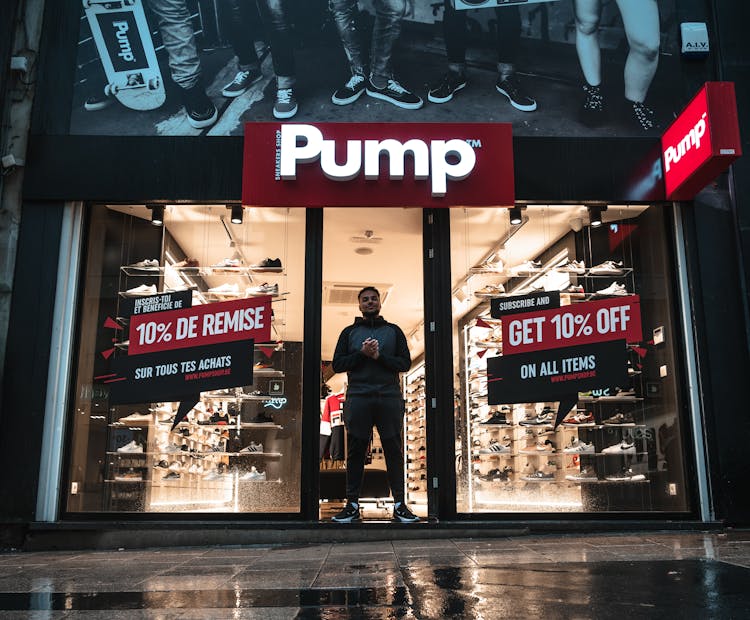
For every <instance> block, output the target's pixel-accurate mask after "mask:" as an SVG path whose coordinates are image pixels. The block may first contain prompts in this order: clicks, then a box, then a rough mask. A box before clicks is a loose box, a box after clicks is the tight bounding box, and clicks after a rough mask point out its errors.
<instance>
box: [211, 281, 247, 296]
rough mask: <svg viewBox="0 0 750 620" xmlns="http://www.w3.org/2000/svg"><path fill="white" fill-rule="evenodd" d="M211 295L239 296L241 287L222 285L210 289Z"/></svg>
mask: <svg viewBox="0 0 750 620" xmlns="http://www.w3.org/2000/svg"><path fill="white" fill-rule="evenodd" d="M208 292H209V293H215V294H216V295H227V296H230V295H233V296H235V297H236V296H237V295H239V294H240V287H239V286H237V285H236V284H222V285H221V286H214V287H213V288H210V289H208Z"/></svg>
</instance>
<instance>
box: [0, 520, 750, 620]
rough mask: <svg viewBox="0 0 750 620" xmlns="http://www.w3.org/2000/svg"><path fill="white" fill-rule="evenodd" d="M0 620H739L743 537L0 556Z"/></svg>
mask: <svg viewBox="0 0 750 620" xmlns="http://www.w3.org/2000/svg"><path fill="white" fill-rule="evenodd" d="M0 617H1V618H4V619H5V618H87V619H89V618H97V619H98V618H102V619H104V618H107V619H108V620H112V619H115V620H116V619H119V618H165V619H166V618H175V619H176V618H210V619H222V618H263V619H271V620H272V619H276V618H331V619H333V618H425V619H428V618H429V619H432V618H435V619H442V618H492V619H494V618H530V617H531V618H604V617H606V618H624V617H627V618H675V617H683V618H722V619H729V618H748V617H750V532H729V533H726V534H717V533H710V534H703V533H689V534H685V533H680V534H677V533H653V532H649V533H644V534H642V535H639V534H633V533H629V534H627V535H590V536H560V535H548V536H519V537H509V538H492V539H473V540H472V539H447V540H424V541H420V540H414V541H397V542H396V541H394V542H393V543H390V542H372V543H332V544H314V545H305V546H294V547H290V546H247V547H221V548H217V547H212V548H170V549H147V550H138V551H128V550H122V551H110V552H101V551H91V552H86V551H82V552H69V551H65V552H32V553H15V552H11V553H3V554H0Z"/></svg>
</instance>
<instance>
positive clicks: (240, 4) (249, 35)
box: [220, 0, 264, 70]
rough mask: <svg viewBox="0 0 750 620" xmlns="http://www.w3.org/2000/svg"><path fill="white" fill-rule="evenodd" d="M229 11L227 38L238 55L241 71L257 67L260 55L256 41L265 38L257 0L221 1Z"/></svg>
mask: <svg viewBox="0 0 750 620" xmlns="http://www.w3.org/2000/svg"><path fill="white" fill-rule="evenodd" d="M220 1H221V2H222V3H223V4H224V6H225V7H226V9H227V17H228V19H227V38H228V39H229V42H230V43H231V44H232V49H233V50H234V53H235V54H236V55H237V63H238V64H239V66H240V69H243V70H247V69H249V68H250V67H257V66H258V63H259V59H258V54H257V52H256V51H255V44H254V42H255V41H260V40H262V39H263V38H264V35H263V24H262V23H261V20H260V13H259V12H258V5H257V3H256V1H255V0H220Z"/></svg>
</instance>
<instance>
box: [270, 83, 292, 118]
mask: <svg viewBox="0 0 750 620" xmlns="http://www.w3.org/2000/svg"><path fill="white" fill-rule="evenodd" d="M297 109H298V106H297V98H296V97H295V96H294V89H292V88H279V89H278V90H277V91H276V101H275V102H274V104H273V115H274V116H275V117H276V118H292V116H294V115H295V114H297Z"/></svg>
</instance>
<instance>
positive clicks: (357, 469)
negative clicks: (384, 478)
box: [332, 286, 419, 523]
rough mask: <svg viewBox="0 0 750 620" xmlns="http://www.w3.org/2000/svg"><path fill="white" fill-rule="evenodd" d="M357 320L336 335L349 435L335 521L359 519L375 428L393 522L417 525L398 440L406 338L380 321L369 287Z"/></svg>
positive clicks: (336, 362) (361, 294)
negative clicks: (340, 503)
mask: <svg viewBox="0 0 750 620" xmlns="http://www.w3.org/2000/svg"><path fill="white" fill-rule="evenodd" d="M357 299H358V300H359V311H360V312H361V313H362V316H361V317H357V318H356V319H355V320H354V323H353V324H352V325H349V326H348V327H346V328H345V329H344V331H342V332H341V334H340V335H339V339H338V342H337V343H336V351H335V352H334V354H333V364H332V366H333V370H334V371H335V372H346V373H347V374H348V377H349V381H348V384H349V387H348V388H347V391H346V402H345V403H344V423H345V424H346V431H347V444H348V447H347V456H346V500H347V502H346V506H344V509H343V510H342V511H341V512H340V513H338V514H337V515H336V516H335V517H333V520H334V521H337V522H339V523H351V522H352V521H359V520H360V519H361V516H360V511H359V491H360V488H361V486H362V478H363V476H364V471H365V456H366V453H367V446H368V444H369V442H370V438H371V436H372V428H373V426H377V428H378V434H379V435H380V441H381V443H382V445H383V453H384V455H385V464H386V468H387V469H388V484H389V485H390V487H391V495H392V496H393V502H394V508H393V520H394V521H401V522H402V523H413V522H414V521H419V518H418V517H417V516H415V515H414V514H413V513H412V512H411V511H410V510H409V508H408V507H407V506H406V503H405V501H404V453H403V445H402V441H401V436H402V433H403V424H404V399H403V398H402V395H401V388H400V385H399V373H402V372H406V371H407V370H409V367H410V366H411V355H410V354H409V348H408V346H407V344H406V337H405V336H404V332H403V331H401V329H400V328H399V327H398V325H394V324H393V323H389V322H388V321H386V320H385V319H384V318H383V317H382V316H380V293H379V292H378V290H377V289H376V288H374V287H372V286H366V287H365V288H363V289H362V290H361V291H360V292H359V294H358V296H357Z"/></svg>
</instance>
